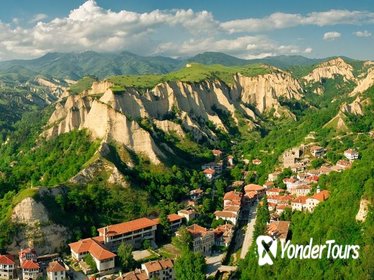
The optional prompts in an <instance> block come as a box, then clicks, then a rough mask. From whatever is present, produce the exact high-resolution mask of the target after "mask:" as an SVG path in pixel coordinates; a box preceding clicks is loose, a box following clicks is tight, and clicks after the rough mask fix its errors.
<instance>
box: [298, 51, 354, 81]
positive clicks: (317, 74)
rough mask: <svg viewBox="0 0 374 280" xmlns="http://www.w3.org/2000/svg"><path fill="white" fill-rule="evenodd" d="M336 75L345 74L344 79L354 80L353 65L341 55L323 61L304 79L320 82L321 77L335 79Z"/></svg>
mask: <svg viewBox="0 0 374 280" xmlns="http://www.w3.org/2000/svg"><path fill="white" fill-rule="evenodd" d="M335 75H341V76H343V79H344V81H354V80H355V77H354V75H353V67H352V66H351V65H349V64H348V63H346V62H345V61H344V60H343V59H341V58H340V57H338V58H335V59H332V60H329V61H327V62H324V63H321V64H320V65H318V67H317V68H315V69H314V70H313V71H312V72H311V73H309V74H308V75H307V76H305V77H304V78H303V79H304V80H306V81H307V82H320V81H321V79H323V78H325V79H333V78H334V76H335Z"/></svg>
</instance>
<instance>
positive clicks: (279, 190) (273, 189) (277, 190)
mask: <svg viewBox="0 0 374 280" xmlns="http://www.w3.org/2000/svg"><path fill="white" fill-rule="evenodd" d="M284 191H285V190H284V189H280V188H272V189H268V190H267V191H266V192H269V193H271V192H275V193H281V192H284Z"/></svg>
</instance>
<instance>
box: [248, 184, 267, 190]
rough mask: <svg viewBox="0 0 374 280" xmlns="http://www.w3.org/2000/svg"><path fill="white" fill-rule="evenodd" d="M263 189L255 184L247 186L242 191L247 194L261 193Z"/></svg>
mask: <svg viewBox="0 0 374 280" xmlns="http://www.w3.org/2000/svg"><path fill="white" fill-rule="evenodd" d="M264 189H265V188H264V187H263V186H260V185H256V184H248V185H246V186H245V187H244V191H245V192H249V191H262V190H264Z"/></svg>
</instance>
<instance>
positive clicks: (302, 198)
mask: <svg viewBox="0 0 374 280" xmlns="http://www.w3.org/2000/svg"><path fill="white" fill-rule="evenodd" d="M307 199H308V197H307V196H299V197H296V198H295V199H294V200H292V203H301V204H305V203H306V200H307Z"/></svg>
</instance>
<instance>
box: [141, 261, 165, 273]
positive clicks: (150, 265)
mask: <svg viewBox="0 0 374 280" xmlns="http://www.w3.org/2000/svg"><path fill="white" fill-rule="evenodd" d="M143 265H144V267H145V270H146V271H148V273H152V272H155V271H160V270H162V266H161V264H160V263H159V262H158V261H151V262H147V263H144V264H143Z"/></svg>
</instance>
